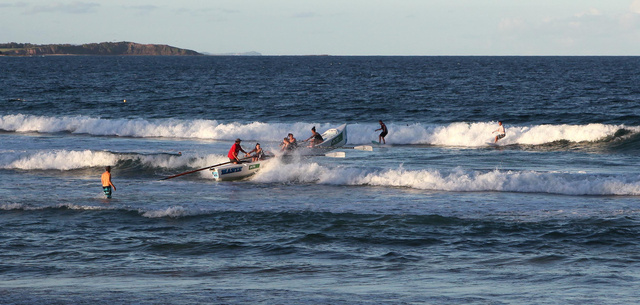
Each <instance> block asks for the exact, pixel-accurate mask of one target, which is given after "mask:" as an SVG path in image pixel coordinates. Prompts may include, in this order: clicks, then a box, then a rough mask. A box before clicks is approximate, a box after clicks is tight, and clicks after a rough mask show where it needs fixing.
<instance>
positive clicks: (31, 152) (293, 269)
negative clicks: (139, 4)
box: [0, 56, 640, 304]
mask: <svg viewBox="0 0 640 305" xmlns="http://www.w3.org/2000/svg"><path fill="white" fill-rule="evenodd" d="M638 71H640V58H638V57H333V56H319V57H315V56H302V57H267V56H262V57H224V56H223V57H214V56H199V57H94V56H67V57H0V72H2V82H0V225H1V226H0V279H1V280H0V303H2V304H63V303H68V304H78V303H81V304H84V303H103V304H131V303H134V304H166V303H180V304H202V303H209V304H635V303H637V302H638V300H640V292H638V290H637V288H638V285H640V277H639V274H640V246H639V241H638V236H639V233H640V173H639V172H638V168H639V165H640V161H639V159H638V156H639V154H640V107H639V106H638V103H639V101H640V86H638V84H640V74H638V73H637V72H638ZM378 120H383V121H384V122H385V123H386V124H387V126H388V128H389V135H388V136H387V137H386V145H372V146H373V151H362V150H356V149H343V150H341V151H344V152H345V153H346V157H345V158H330V157H326V156H316V157H310V158H301V159H299V160H295V161H293V162H283V161H281V160H272V161H270V162H268V163H265V164H264V165H263V168H262V170H261V171H259V172H258V173H257V174H256V175H255V176H252V177H250V178H248V179H245V180H241V181H233V182H216V181H214V180H213V176H212V174H211V172H210V171H209V170H202V171H197V172H194V173H192V174H188V175H184V176H180V177H177V178H173V179H168V180H160V179H162V178H164V177H168V176H171V175H175V174H178V173H182V172H187V171H191V170H194V169H200V168H205V167H208V166H210V165H215V164H219V163H223V162H226V161H228V159H227V157H226V154H227V152H228V150H229V148H230V146H231V144H232V143H233V141H234V140H235V139H236V138H241V139H242V140H243V141H242V145H243V147H244V148H245V150H250V149H252V148H253V146H254V145H255V144H256V143H258V142H259V143H261V145H262V146H263V148H265V149H266V150H268V151H272V152H276V153H277V152H278V151H279V146H278V144H279V143H280V141H281V139H282V138H283V137H285V136H286V135H287V134H288V133H290V132H291V133H293V134H294V136H295V137H297V138H298V140H304V139H306V138H308V137H309V136H311V132H310V129H311V127H313V126H315V127H316V129H317V130H318V131H320V132H324V131H325V130H327V129H330V128H334V127H337V126H339V125H341V124H344V123H346V124H347V131H348V143H347V146H349V147H353V146H358V145H371V141H378V133H379V131H375V129H377V128H379V127H380V125H379V124H378ZM498 121H502V122H503V123H504V126H505V127H506V132H507V135H506V137H505V138H504V139H502V140H500V141H498V143H497V145H489V144H488V143H491V142H493V141H494V137H495V135H496V134H495V133H492V132H493V131H495V130H496V129H497V127H498V124H497V123H498ZM108 165H109V166H111V167H112V175H113V183H114V184H115V185H116V188H117V190H116V191H115V192H114V193H113V198H112V199H110V200H108V199H106V198H104V195H103V194H102V188H101V184H100V175H101V173H102V172H103V171H104V167H105V166H108Z"/></svg>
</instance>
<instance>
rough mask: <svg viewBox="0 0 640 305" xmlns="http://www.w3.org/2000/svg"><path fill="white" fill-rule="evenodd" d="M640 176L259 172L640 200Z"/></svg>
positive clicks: (295, 178)
mask: <svg viewBox="0 0 640 305" xmlns="http://www.w3.org/2000/svg"><path fill="white" fill-rule="evenodd" d="M639 178H640V177H637V176H623V175H594V174H586V173H580V172H578V173H566V172H536V171H501V170H493V171H488V172H487V171H476V170H464V169H461V168H457V169H454V170H452V171H450V172H441V171H438V170H434V169H424V170H406V169H404V168H402V167H399V168H395V169H386V170H373V169H363V168H352V167H336V168H329V167H326V166H321V165H319V164H317V163H292V164H278V163H271V164H269V166H265V168H264V169H262V170H261V171H260V172H258V173H257V174H256V175H255V176H254V178H253V179H252V180H253V181H256V182H265V183H266V182H280V183H283V182H301V183H318V184H334V185H369V186H385V187H388V186H391V187H406V188H413V189H420V190H434V191H456V192H487V191H496V192H516V193H550V194H564V195H632V196H638V195H640V179H639Z"/></svg>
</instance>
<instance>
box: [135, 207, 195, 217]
mask: <svg viewBox="0 0 640 305" xmlns="http://www.w3.org/2000/svg"><path fill="white" fill-rule="evenodd" d="M139 213H140V214H141V215H142V216H143V217H148V218H162V217H172V218H177V217H185V216H192V215H198V214H199V213H198V212H197V211H194V210H189V209H187V208H184V207H181V206H174V207H168V208H166V209H164V210H151V211H143V210H140V211H139Z"/></svg>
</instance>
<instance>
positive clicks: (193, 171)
mask: <svg viewBox="0 0 640 305" xmlns="http://www.w3.org/2000/svg"><path fill="white" fill-rule="evenodd" d="M250 158H251V157H246V158H242V159H239V160H240V161H242V160H246V159H250ZM232 162H233V161H227V162H223V163H220V164H216V165H211V166H207V167H203V168H199V169H194V170H192V171H188V172H184V173H180V174H177V175H173V176H169V177H164V178H162V179H160V180H167V179H171V178H175V177H180V176H184V175H188V174H193V173H195V172H199V171H203V170H205V169H209V168H212V167H216V166H220V165H225V164H229V163H232Z"/></svg>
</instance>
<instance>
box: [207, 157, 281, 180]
mask: <svg viewBox="0 0 640 305" xmlns="http://www.w3.org/2000/svg"><path fill="white" fill-rule="evenodd" d="M267 161H269V160H258V161H256V162H246V163H239V164H233V163H231V164H225V165H221V166H216V167H212V168H211V169H210V170H211V173H212V174H213V179H215V180H216V181H229V180H239V179H243V178H246V177H249V176H251V175H253V174H255V173H256V172H257V171H259V170H260V167H261V166H262V165H263V164H264V163H265V162H267Z"/></svg>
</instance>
